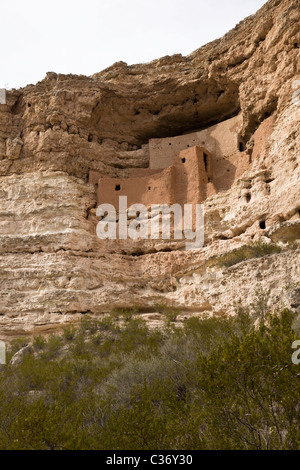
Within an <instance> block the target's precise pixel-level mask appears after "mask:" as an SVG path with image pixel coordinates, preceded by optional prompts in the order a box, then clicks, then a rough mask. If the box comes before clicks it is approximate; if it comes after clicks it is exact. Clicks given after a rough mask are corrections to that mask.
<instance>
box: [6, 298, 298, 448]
mask: <svg viewBox="0 0 300 470" xmlns="http://www.w3.org/2000/svg"><path fill="white" fill-rule="evenodd" d="M256 308H259V306H258V305H257V307H256ZM295 318H297V316H296V315H294V314H292V313H291V312H289V311H288V310H283V311H282V312H281V313H280V314H278V315H270V314H269V313H267V312H264V315H261V317H260V320H261V321H260V323H259V325H258V326H254V325H253V319H252V317H251V315H250V314H249V313H248V312H247V311H244V310H242V309H239V310H238V311H237V314H236V315H235V317H228V318H227V317H219V318H216V317H207V318H203V319H199V318H190V319H189V320H187V321H186V322H185V323H184V325H183V327H180V328H175V326H174V325H173V326H172V328H170V327H169V325H166V327H165V329H164V330H155V329H150V328H149V327H148V326H147V324H146V323H145V322H144V321H142V320H141V319H139V318H133V317H132V318H128V319H127V320H126V321H123V322H122V323H121V324H120V323H119V322H118V321H117V320H116V318H115V317H114V316H112V317H106V318H105V319H104V320H102V321H97V320H95V319H92V318H88V317H85V318H84V319H83V322H82V323H81V324H80V325H79V326H78V328H76V329H75V328H74V330H73V329H72V334H71V337H70V335H69V332H67V334H66V331H64V332H63V334H62V335H61V336H59V335H52V336H50V337H48V338H47V339H46V338H45V339H43V340H42V338H39V337H36V338H35V339H34V341H33V345H34V347H32V348H30V350H29V352H28V354H26V355H25V356H24V357H23V358H22V360H21V361H18V362H17V363H15V364H14V365H13V364H11V363H9V364H7V365H6V366H5V367H2V368H1V369H0V400H1V407H0V449H1V450H4V449H21V450H22V449H51V450H52V449H70V450H76V449H77V450H78V449H99V450H101V449H106V450H110V449H111V450H117V449H121V450H122V449H129V450H130V449H151V450H155V449H157V450H164V449H166V450H168V449H172V450H174V449H175V450H176V449H178V450H185V449H186V450H193V449H243V450H244V449H298V448H299V446H300V431H299V430H300V415H299V413H298V410H299V397H300V374H299V366H297V365H294V364H293V363H292V360H291V356H292V352H293V351H292V348H291V345H292V343H293V341H295V339H297V333H296V332H295V330H294V329H293V323H294V322H295ZM20 344H23V343H21V342H20V343H19V344H18V347H19V346H20ZM11 347H12V351H15V350H16V349H18V348H17V347H16V342H14V343H13V344H12V346H11Z"/></svg>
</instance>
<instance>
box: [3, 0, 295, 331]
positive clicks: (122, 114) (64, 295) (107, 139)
mask: <svg viewBox="0 0 300 470" xmlns="http://www.w3.org/2000/svg"><path fill="white" fill-rule="evenodd" d="M299 20H300V2H299V0H270V1H269V2H267V3H266V4H265V5H264V7H263V8H262V9H261V10H259V11H258V12H257V13H256V14H255V15H253V16H251V17H249V18H246V19H245V20H244V21H242V22H241V23H240V24H238V25H237V26H236V27H235V28H234V29H233V30H232V31H230V32H229V33H228V34H226V35H225V36H224V37H223V38H221V39H218V40H216V41H214V42H212V43H210V44H207V45H206V46H204V47H202V48H200V49H198V50H196V51H195V52H194V53H192V54H191V55H189V56H187V57H183V56H181V55H180V54H178V55H175V56H172V57H169V56H168V57H164V58H161V59H158V60H155V61H153V62H151V63H148V64H138V65H132V66H128V65H127V64H126V63H123V62H120V63H116V64H114V65H113V66H112V67H110V68H108V69H106V70H104V71H103V72H100V73H97V74H95V75H93V76H91V77H84V76H73V75H57V74H55V73H53V72H50V73H48V74H47V77H46V78H45V79H44V80H43V81H41V82H39V83H37V84H36V85H29V86H27V87H26V88H24V89H20V90H12V91H8V92H7V97H6V104H0V328H1V331H0V336H1V337H5V336H10V335H13V334H21V333H22V332H33V331H37V330H38V329H48V328H50V329H51V328H52V327H55V326H56V325H57V324H59V323H63V322H68V321H73V320H74V319H76V318H78V317H80V315H81V314H83V313H86V312H90V313H93V314H100V313H103V312H106V311H109V310H110V309H111V308H114V307H116V306H132V305H134V306H137V308H139V309H140V312H141V313H142V312H145V313H147V312H148V313H149V314H150V313H151V312H152V318H156V317H155V315H154V313H155V311H156V309H155V305H156V304H157V303H160V304H163V303H165V304H170V305H173V306H175V307H178V308H180V309H181V310H182V312H183V314H186V315H188V314H190V313H191V312H193V313H195V314H201V313H202V312H211V313H224V312H233V311H234V302H235V301H236V302H238V300H239V299H240V300H241V302H242V303H243V304H245V305H250V304H251V303H254V302H255V299H256V298H257V295H258V294H257V292H258V291H259V292H267V291H268V292H270V295H269V303H270V307H271V306H272V304H273V305H275V304H277V305H278V303H281V304H282V305H287V306H289V307H292V308H298V307H299V306H300V262H299V261H300V249H299V246H298V248H297V240H299V239H300V228H299V227H300V165H299V164H300V139H299V121H300V100H299V93H298V92H297V90H298V89H299V88H300V60H299V58H300V54H299V51H300V32H299V31H300V27H299V26H300V21H299ZM234 116H239V118H240V119H241V128H240V131H239V136H240V139H241V142H242V143H243V148H242V149H240V151H241V152H240V154H239V152H238V149H237V155H236V156H234V155H233V156H228V155H224V156H223V157H224V158H228V161H229V160H230V158H231V157H232V160H230V161H232V162H237V165H236V166H237V167H239V162H240V161H241V159H242V158H243V159H244V160H245V159H246V160H245V161H247V164H246V165H242V166H240V167H239V168H240V170H239V171H238V172H237V171H236V172H235V173H234V174H233V177H232V179H231V180H230V184H228V182H227V186H226V185H225V186H224V187H223V188H222V187H221V186H220V187H219V189H218V190H216V191H214V192H212V193H211V194H207V198H206V200H205V245H204V247H203V248H202V249H200V250H196V251H183V250H182V246H180V245H178V244H176V243H175V244H168V243H165V242H164V243H163V242H159V241H157V242H155V243H154V242H148V243H141V242H135V243H134V242H129V241H126V242H125V241H124V242H123V243H121V242H113V241H111V242H105V241H101V240H99V238H97V236H96V224H97V218H96V215H95V213H96V206H97V188H96V187H95V185H94V184H92V182H90V181H89V175H90V174H91V172H99V173H101V174H102V175H106V176H107V177H111V178H127V177H128V176H129V175H130V172H132V171H133V169H136V171H138V170H139V171H140V169H146V168H148V167H149V145H148V144H149V140H151V139H161V138H165V137H175V136H179V135H183V134H184V135H186V134H187V133H189V132H192V131H195V130H205V129H207V128H210V127H212V126H215V125H216V124H218V123H221V122H224V121H225V120H228V119H231V118H233V117H234ZM244 160H243V161H244ZM221 176H222V175H221ZM220 181H221V182H222V177H220ZM261 237H262V239H263V241H264V242H265V243H270V242H274V243H277V244H283V245H282V247H283V249H282V251H281V252H280V253H274V254H270V255H266V256H264V257H260V258H258V259H256V258H253V259H248V260H245V261H243V262H240V263H236V264H235V265H234V266H231V267H226V266H224V265H223V264H222V263H215V262H214V263H211V259H214V260H215V259H218V257H219V258H220V257H222V255H223V254H224V253H228V252H230V251H232V250H234V249H236V248H238V247H241V246H242V245H245V244H249V243H250V242H252V241H255V240H258V239H261ZM286 243H290V244H291V243H293V249H290V248H289V247H287V245H285V244H286ZM137 255H139V256H137ZM213 257H214V258H213ZM220 259H221V258H220ZM157 318H159V316H157Z"/></svg>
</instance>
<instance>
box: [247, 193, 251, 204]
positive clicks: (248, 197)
mask: <svg viewBox="0 0 300 470" xmlns="http://www.w3.org/2000/svg"><path fill="white" fill-rule="evenodd" d="M250 201H251V194H250V193H248V194H246V202H250Z"/></svg>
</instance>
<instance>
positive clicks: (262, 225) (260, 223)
mask: <svg viewBox="0 0 300 470" xmlns="http://www.w3.org/2000/svg"><path fill="white" fill-rule="evenodd" d="M259 227H260V228H261V229H262V230H264V229H265V228H266V221H265V220H261V221H260V222H259Z"/></svg>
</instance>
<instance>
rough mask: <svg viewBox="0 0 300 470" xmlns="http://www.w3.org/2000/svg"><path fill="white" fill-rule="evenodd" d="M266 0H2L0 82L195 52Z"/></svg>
mask: <svg viewBox="0 0 300 470" xmlns="http://www.w3.org/2000/svg"><path fill="white" fill-rule="evenodd" d="M264 3H266V0H227V1H224V0H180V1H179V0H98V1H97V0H84V1H82V0H80V1H79V0H51V1H49V2H45V1H41V0H4V1H1V4H0V18H1V24H0V44H1V54H0V87H1V86H2V87H3V86H4V84H5V85H6V88H19V87H22V86H25V85H27V84H29V83H36V82H37V81H39V80H42V79H43V78H44V77H45V75H46V72H49V71H54V72H57V73H74V74H83V75H92V74H93V73H96V72H100V71H101V70H103V69H104V68H106V67H108V66H110V65H112V64H113V63H114V62H117V61H119V60H123V61H124V62H127V63H128V64H135V63H141V62H149V61H151V60H154V59H157V58H159V57H162V56H165V55H172V54H176V53H181V54H183V55H187V54H190V53H191V52H193V51H194V50H195V49H198V48H199V47H200V46H202V45H204V44H206V43H207V42H210V41H212V40H214V39H216V38H218V37H221V36H223V35H224V34H225V33H226V32H227V31H229V30H230V29H232V28H233V27H234V26H235V25H236V24H237V23H238V22H239V21H241V20H243V19H244V18H245V17H247V16H249V15H252V14H253V13H255V12H256V11H257V10H258V9H259V8H261V7H262V5H263V4H264Z"/></svg>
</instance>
